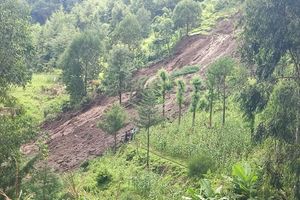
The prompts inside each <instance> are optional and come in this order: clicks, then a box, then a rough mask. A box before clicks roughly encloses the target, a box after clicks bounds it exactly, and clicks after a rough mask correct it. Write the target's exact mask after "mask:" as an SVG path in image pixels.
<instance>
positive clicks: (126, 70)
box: [105, 45, 133, 104]
mask: <svg viewBox="0 0 300 200" xmlns="http://www.w3.org/2000/svg"><path fill="white" fill-rule="evenodd" d="M132 58H133V55H132V53H131V52H130V50H129V49H128V48H127V47H126V46H124V45H116V46H114V47H113V49H112V50H111V52H110V56H109V60H108V69H107V72H106V80H105V82H106V85H107V87H108V90H109V91H112V92H117V94H118V96H119V102H120V104H122V93H123V92H124V91H125V90H126V88H127V86H128V84H129V82H130V77H131V76H132V71H133V66H132Z"/></svg>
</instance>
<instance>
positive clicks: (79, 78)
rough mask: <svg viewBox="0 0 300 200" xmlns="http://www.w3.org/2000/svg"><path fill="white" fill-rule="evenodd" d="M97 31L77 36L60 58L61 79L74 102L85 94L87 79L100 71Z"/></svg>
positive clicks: (94, 77) (100, 47)
mask: <svg viewBox="0 0 300 200" xmlns="http://www.w3.org/2000/svg"><path fill="white" fill-rule="evenodd" d="M96 33H97V32H93V31H92V32H84V33H82V34H80V35H79V36H77V37H76V38H75V39H74V40H73V42H72V43H71V44H70V46H69V47H68V48H67V49H66V51H65V52H64V55H63V56H62V58H61V66H62V68H63V80H64V82H65V84H66V86H67V90H68V92H69V93H70V95H71V99H72V101H74V102H78V101H80V100H81V99H82V97H84V96H86V95H87V87H88V81H90V80H93V79H96V78H97V77H98V75H99V72H100V69H101V68H100V63H99V59H100V56H101V52H102V51H103V44H102V42H101V40H100V38H99V36H97V35H96Z"/></svg>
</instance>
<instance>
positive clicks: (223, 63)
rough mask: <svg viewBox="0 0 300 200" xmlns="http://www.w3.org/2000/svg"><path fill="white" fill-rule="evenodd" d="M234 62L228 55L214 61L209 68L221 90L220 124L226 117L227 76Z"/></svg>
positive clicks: (230, 73)
mask: <svg viewBox="0 0 300 200" xmlns="http://www.w3.org/2000/svg"><path fill="white" fill-rule="evenodd" d="M234 65H235V63H234V60H233V59H232V58H230V57H222V58H220V59H218V60H217V61H215V62H214V63H213V64H212V65H211V67H210V69H209V72H208V73H209V74H211V75H212V76H211V77H212V78H214V79H215V82H216V83H217V84H218V87H219V88H220V89H221V90H222V92H221V93H222V103H223V109H222V110H223V117H222V124H223V125H225V117H226V98H227V96H228V94H227V90H228V87H229V85H228V84H227V83H228V77H229V76H230V75H232V71H233V67H234Z"/></svg>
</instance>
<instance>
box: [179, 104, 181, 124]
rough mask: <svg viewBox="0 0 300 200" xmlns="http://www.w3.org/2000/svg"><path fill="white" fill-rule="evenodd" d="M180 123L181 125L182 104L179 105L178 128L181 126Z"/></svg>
mask: <svg viewBox="0 0 300 200" xmlns="http://www.w3.org/2000/svg"><path fill="white" fill-rule="evenodd" d="M180 123H181V104H179V116H178V126H180Z"/></svg>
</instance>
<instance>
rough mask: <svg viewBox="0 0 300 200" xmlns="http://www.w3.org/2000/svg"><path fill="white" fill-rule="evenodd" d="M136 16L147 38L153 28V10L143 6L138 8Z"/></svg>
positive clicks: (143, 34) (142, 32)
mask: <svg viewBox="0 0 300 200" xmlns="http://www.w3.org/2000/svg"><path fill="white" fill-rule="evenodd" d="M136 17H137V20H138V22H139V25H140V29H141V35H142V36H143V37H144V38H146V37H147V36H148V35H149V32H150V30H151V29H150V28H151V12H150V11H149V10H146V9H145V7H141V8H139V9H138V11H137V13H136Z"/></svg>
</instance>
